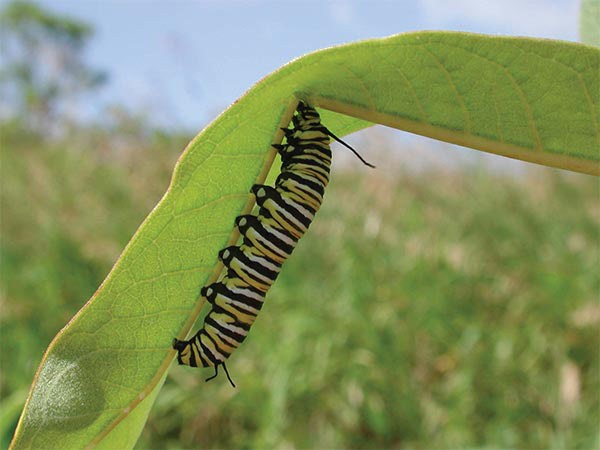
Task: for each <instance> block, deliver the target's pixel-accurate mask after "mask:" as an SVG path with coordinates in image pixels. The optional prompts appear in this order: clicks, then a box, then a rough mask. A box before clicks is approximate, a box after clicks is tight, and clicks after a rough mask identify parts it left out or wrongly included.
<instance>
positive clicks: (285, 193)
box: [173, 101, 374, 387]
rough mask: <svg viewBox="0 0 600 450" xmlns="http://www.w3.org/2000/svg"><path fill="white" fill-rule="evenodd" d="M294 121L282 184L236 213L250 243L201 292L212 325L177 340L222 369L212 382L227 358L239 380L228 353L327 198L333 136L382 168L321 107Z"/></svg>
mask: <svg viewBox="0 0 600 450" xmlns="http://www.w3.org/2000/svg"><path fill="white" fill-rule="evenodd" d="M292 125H293V128H291V129H289V128H283V129H282V130H283V131H284V134H285V139H286V142H285V144H275V145H273V147H274V148H275V149H277V151H278V153H279V155H280V156H281V161H282V164H281V173H280V174H279V176H278V177H277V180H276V181H275V187H271V186H265V185H260V184H257V185H254V186H253V187H252V189H251V192H252V193H253V194H254V196H255V198H256V203H257V205H258V207H259V210H258V215H256V216H254V215H243V216H239V217H237V218H236V220H235V226H236V227H237V228H238V230H239V232H240V234H241V236H242V244H241V245H238V246H231V247H227V248H224V249H223V250H221V251H220V252H219V259H220V260H221V261H222V262H223V265H224V266H225V270H224V272H223V274H222V275H221V277H220V280H219V281H217V282H216V283H212V284H210V285H208V286H204V287H203V288H202V290H201V291H200V293H201V295H202V296H203V297H205V298H206V299H207V300H208V302H209V303H210V304H211V305H212V309H211V310H210V311H209V313H208V314H207V315H206V317H205V319H204V326H203V327H202V329H200V330H199V331H198V332H197V333H196V334H195V335H194V336H193V337H192V338H191V339H189V340H187V341H180V340H179V339H174V340H173V348H174V349H175V350H177V361H178V362H179V364H184V365H188V366H192V367H197V366H202V367H214V368H215V373H214V375H212V376H211V377H209V378H207V379H206V381H210V380H212V379H213V378H215V377H216V376H217V375H218V373H219V366H221V365H222V366H223V369H225V373H226V375H227V379H228V380H229V382H230V383H231V385H232V386H233V387H235V384H234V383H233V381H231V377H230V376H229V372H228V371H227V367H226V366H225V360H226V359H227V358H228V357H229V355H231V353H232V352H233V351H234V350H235V349H236V348H237V347H238V346H239V345H240V344H241V343H242V342H243V341H244V339H246V336H247V335H248V331H249V330H250V327H251V326H252V324H253V323H254V320H255V319H256V316H257V314H258V312H259V311H260V309H261V308H262V305H263V302H264V299H265V295H266V293H267V291H268V290H269V288H270V287H271V285H272V284H273V283H274V281H275V279H276V278H277V275H279V271H280V270H281V265H282V264H283V263H284V262H285V260H286V259H287V258H288V257H289V256H290V254H291V253H292V251H293V250H294V248H295V247H296V244H297V242H298V240H299V239H300V238H301V237H302V236H303V235H304V233H305V232H306V230H307V229H308V227H309V226H310V224H311V222H312V220H313V218H314V216H315V214H316V212H317V211H318V210H319V208H320V206H321V203H322V202H323V194H324V193H325V187H326V186H327V184H328V183H329V171H330V166H331V149H330V148H329V143H330V141H331V139H330V138H333V139H335V140H337V141H339V142H341V143H342V144H344V145H345V146H346V147H348V148H349V149H350V150H352V152H354V154H356V156H358V158H360V160H361V161H362V162H363V163H364V164H366V165H368V166H370V167H374V166H372V165H371V164H369V163H367V162H366V161H364V160H363V159H362V158H361V157H360V155H358V153H356V151H355V150H354V149H353V148H352V147H350V146H349V145H348V144H346V143H344V142H343V141H341V140H340V139H338V138H337V137H336V136H335V135H333V133H331V132H330V131H329V130H328V129H327V128H326V127H324V126H323V125H322V124H321V119H320V117H319V114H318V113H317V111H316V110H315V109H314V108H313V107H311V106H309V105H308V104H306V103H304V102H302V101H301V102H299V103H298V106H297V109H296V113H295V115H294V117H293V118H292Z"/></svg>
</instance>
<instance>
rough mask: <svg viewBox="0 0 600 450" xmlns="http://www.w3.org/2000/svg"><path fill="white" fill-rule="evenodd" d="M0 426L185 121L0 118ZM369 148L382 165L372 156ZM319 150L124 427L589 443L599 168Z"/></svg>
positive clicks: (353, 444)
mask: <svg viewBox="0 0 600 450" xmlns="http://www.w3.org/2000/svg"><path fill="white" fill-rule="evenodd" d="M0 131H1V133H2V148H1V160H0V167H1V168H2V186H1V189H0V196H1V197H0V198H1V201H2V221H1V227H2V228H1V231H2V239H1V242H0V245H1V258H2V259H1V264H0V275H1V281H2V291H1V297H0V302H1V303H0V321H1V322H0V327H1V328H0V332H1V333H2V343H3V344H2V352H1V354H0V363H1V366H0V389H1V403H0V411H2V414H0V434H1V436H2V445H3V446H6V443H7V440H8V439H10V437H11V435H12V427H14V425H15V424H16V419H17V415H18V408H16V407H15V406H14V405H15V404H16V405H18V404H19V402H22V401H23V400H24V396H25V395H26V391H27V389H28V387H29V383H30V382H31V378H32V376H33V374H34V372H35V369H36V367H37V364H38V362H39V360H40V359H41V356H42V354H43V351H44V349H45V348H46V346H47V345H48V343H49V342H50V340H51V339H52V337H53V336H54V335H55V334H56V332H57V331H58V330H59V329H60V328H61V327H62V326H63V325H64V324H65V323H66V322H67V321H68V320H69V318H70V317H71V316H72V315H73V314H74V313H75V312H76V311H77V310H78V309H79V308H80V307H81V306H82V305H83V303H84V302H85V301H86V300H87V299H88V298H89V297H90V295H91V294H92V293H93V291H94V290H95V289H96V288H97V286H98V285H99V283H100V282H101V281H102V279H103V278H104V276H105V275H106V273H107V271H108V270H109V269H110V267H111V265H112V263H113V262H114V260H115V259H116V258H117V256H118V254H119V253H120V251H121V249H122V248H123V246H124V245H125V243H126V242H127V240H128V239H129V237H130V236H131V234H132V233H133V231H134V230H135V228H136V227H137V226H138V225H139V223H140V222H141V221H142V220H143V218H144V217H145V215H146V214H147V213H148V212H149V211H150V209H151V208H152V207H153V206H154V204H155V203H156V202H157V201H158V199H159V198H160V196H161V195H162V193H163V192H164V190H165V189H166V187H167V184H168V180H169V176H170V172H171V170H172V167H173V164H174V162H175V160H176V158H177V156H178V155H179V153H180V152H181V150H182V149H183V147H184V145H185V143H186V137H185V136H172V135H169V134H165V133H160V132H155V131H150V132H149V131H148V130H145V129H143V128H140V127H138V126H136V125H135V124H133V125H132V124H129V125H127V124H126V125H121V126H120V128H118V129H114V130H108V131H106V130H94V129H88V130H77V132H76V133H74V134H73V135H72V136H70V138H69V141H68V144H67V143H65V142H60V141H55V142H46V141H44V140H43V139H41V138H40V137H36V136H32V135H31V134H28V133H25V132H23V131H22V130H19V129H18V127H15V126H13V125H10V126H9V125H4V126H3V128H2V130H0ZM381 165H382V164H381ZM397 172H398V173H397V174H396V175H395V176H391V171H389V170H388V171H385V170H377V171H370V170H366V169H364V170H363V168H362V167H360V168H359V170H357V171H348V170H337V171H335V172H334V174H333V180H332V183H331V186H330V189H329V190H328V192H327V194H326V200H325V204H324V206H323V208H322V210H321V212H320V213H319V215H318V217H317V220H316V221H315V223H314V224H313V225H312V228H311V232H310V233H309V234H308V235H307V237H306V238H305V239H303V240H302V241H301V242H300V244H299V245H298V248H297V249H296V251H295V253H294V255H293V257H292V258H291V259H290V260H289V261H288V262H287V263H286V265H285V267H284V270H283V272H282V274H281V276H280V278H279V280H278V282H277V283H276V284H275V286H274V288H273V289H272V291H271V292H270V294H269V296H268V301H267V303H266V305H265V307H264V309H263V312H262V313H261V315H260V317H259V318H258V320H257V323H256V325H255V327H254V328H253V330H252V333H251V335H250V337H249V339H248V341H247V342H246V343H245V344H244V345H243V347H242V348H241V349H240V350H239V351H238V352H236V353H235V355H234V356H232V359H231V363H230V364H229V365H228V366H229V370H230V372H231V374H232V377H233V378H234V380H235V382H236V383H237V384H238V386H239V387H238V389H236V390H233V389H231V387H230V386H229V385H228V384H227V383H226V381H224V378H219V379H217V380H215V381H213V382H211V383H209V384H205V383H204V381H203V380H204V378H205V377H206V376H208V372H204V371H199V370H191V369H187V368H181V367H174V368H173V370H172V371H171V375H170V377H169V379H168V380H167V383H166V385H165V387H164V389H163V391H162V392H161V394H160V395H159V397H158V399H157V402H156V405H155V407H154V409H153V412H152V414H151V418H150V421H149V422H148V426H147V427H146V429H145V430H144V432H143V434H142V437H141V439H140V442H139V443H138V448H157V449H158V448H197V447H211V448H272V447H278V448H281V447H299V448H342V447H348V448H423V449H424V448H432V447H436V448H451V447H454V448H456V447H489V448H494V447H495V448H498V447H502V448H504V447H519V448H582V449H588V448H597V447H598V446H599V445H600V434H599V432H598V423H599V421H600V411H599V410H600V401H599V395H600V391H599V389H600V379H599V376H600V367H599V357H598V356H599V355H598V349H599V345H600V336H599V329H600V327H599V325H600V303H599V298H598V293H599V289H600V275H599V273H598V267H599V262H600V261H599V258H600V252H599V243H600V239H599V235H598V231H599V225H600V201H599V200H600V198H599V191H598V182H597V179H595V178H593V177H589V176H584V175H571V174H567V173H564V172H560V171H557V170H550V169H544V168H537V167H533V166H532V168H531V169H528V170H526V171H525V173H524V175H523V176H519V177H516V176H512V175H506V174H505V175H500V174H497V173H493V172H490V171H488V170H486V169H485V168H483V167H480V166H472V167H464V168H463V169H458V170H452V171H444V170H441V169H429V170H427V171H424V172H420V173H419V174H415V173H414V172H410V171H405V170H402V169H401V168H400V167H398V170H397Z"/></svg>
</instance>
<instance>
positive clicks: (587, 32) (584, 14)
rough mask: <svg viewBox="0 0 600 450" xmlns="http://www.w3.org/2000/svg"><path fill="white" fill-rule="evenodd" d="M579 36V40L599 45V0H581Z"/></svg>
mask: <svg viewBox="0 0 600 450" xmlns="http://www.w3.org/2000/svg"><path fill="white" fill-rule="evenodd" d="M579 36H580V38H581V42H585V43H586V44H590V45H595V46H600V0H581V8H580V10H579Z"/></svg>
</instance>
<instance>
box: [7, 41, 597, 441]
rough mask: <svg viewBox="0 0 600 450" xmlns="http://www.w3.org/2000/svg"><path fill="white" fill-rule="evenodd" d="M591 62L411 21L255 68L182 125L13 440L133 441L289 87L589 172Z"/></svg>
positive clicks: (437, 133) (549, 48)
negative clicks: (267, 70)
mask: <svg viewBox="0 0 600 450" xmlns="http://www.w3.org/2000/svg"><path fill="white" fill-rule="evenodd" d="M599 64H600V52H599V51H598V49H595V48H593V47H588V46H583V45H578V44H569V43H564V42H553V41H549V40H536V39H525V38H496V37H489V36H483V35H473V34H467V33H448V32H421V33H407V34H402V35H396V36H391V37H389V38H385V39H375V40H370V41H364V42H359V43H351V44H347V45H344V46H340V47H335V48H331V49H326V50H323V51H318V52H315V53H312V54H309V55H306V56H304V57H302V58H301V59H297V60H295V61H294V62H292V63H290V64H288V65H285V66H284V67H282V68H281V69H280V70H278V71H276V72H274V73H273V74H271V75H270V76H268V77H265V78H264V79H262V80H261V81H260V82H259V83H258V84H257V85H255V86H254V87H253V88H252V89H251V90H250V91H248V92H247V93H246V94H245V95H244V96H243V97H242V98H241V99H239V101H237V102H236V103H234V104H233V105H232V106H231V107H230V108H229V109H228V110H227V111H226V112H225V113H224V114H222V115H220V116H219V117H218V118H217V119H216V120H215V121H213V122H212V123H211V124H210V125H209V126H208V127H206V128H205V129H204V130H203V131H202V132H201V133H200V134H199V135H198V136H197V137H196V138H194V140H193V141H192V142H191V143H190V145H189V146H188V147H187V149H186V151H185V152H184V153H183V155H182V156H181V158H180V159H179V161H178V164H177V166H176V168H175V170H174V174H173V178H172V182H171V184H170V185H169V189H168V190H167V193H166V194H165V196H164V197H163V198H162V199H161V201H160V202H159V204H158V205H157V206H156V208H154V209H153V210H152V213H151V214H150V215H149V216H148V217H147V219H146V220H145V221H144V223H143V224H142V225H141V227H140V228H139V229H138V231H137V232H136V234H135V236H134V237H133V238H132V240H131V241H130V242H129V244H128V245H127V247H126V249H125V251H124V252H123V254H122V255H121V257H120V258H119V260H118V261H117V263H116V264H115V266H114V268H113V270H112V271H111V272H110V273H109V275H108V276H107V278H106V279H105V281H104V282H103V283H102V285H101V287H100V288H99V289H98V290H97V291H96V292H95V293H94V296H93V297H92V299H91V301H90V302H89V303H87V304H86V306H85V307H84V308H83V309H82V310H80V312H79V313H78V315H77V316H76V317H75V318H74V320H72V321H71V322H70V323H69V326H68V327H66V328H64V329H63V330H62V331H61V333H60V334H59V335H57V337H56V339H55V340H54V341H53V342H52V344H51V345H50V347H49V350H48V352H47V353H46V356H45V358H44V360H43V361H42V363H41V364H40V368H39V371H38V375H37V379H36V382H35V383H34V385H33V387H32V390H31V392H30V394H29V397H28V401H27V404H26V407H25V409H24V412H23V415H22V419H21V421H20V425H19V428H18V432H17V434H16V438H15V449H18V448H23V447H26V448H28V447H31V446H35V447H48V446H51V445H54V443H55V442H61V444H62V445H64V446H68V447H81V446H87V445H95V444H97V443H99V442H100V441H102V444H103V445H105V446H106V447H107V448H108V447H118V448H129V447H131V446H133V445H134V444H135V442H136V438H137V435H138V432H141V430H142V428H143V426H144V424H145V418H146V413H147V412H148V411H149V410H150V407H151V405H152V403H153V401H154V398H155V396H156V394H157V393H158V391H159V389H160V388H161V386H162V384H163V381H164V379H165V377H166V374H167V371H168V368H169V366H170V365H171V363H172V360H173V356H174V351H173V350H172V348H171V345H170V343H171V341H172V338H173V336H176V337H178V338H179V339H184V338H185V336H186V335H187V333H188V332H189V331H190V329H191V328H192V325H193V323H194V321H195V320H196V318H197V317H198V315H199V313H200V310H201V308H202V306H203V301H198V293H199V291H200V288H201V286H203V285H205V284H207V283H208V282H211V281H214V280H216V278H217V276H218V274H219V272H220V270H221V269H222V265H220V263H218V261H217V259H216V257H215V255H216V254H217V252H218V250H220V249H221V248H223V247H224V246H225V245H227V244H228V243H229V244H233V243H234V242H235V241H236V240H237V238H238V236H237V235H236V234H235V233H233V234H232V223H233V221H234V218H235V217H236V216H237V215H239V214H240V213H242V212H249V211H250V209H251V208H252V206H253V198H251V197H250V196H249V195H248V191H249V188H250V187H251V186H252V185H253V184H254V183H257V182H258V183H260V182H262V181H263V180H264V179H265V177H266V176H267V174H268V171H269V169H270V167H271V162H272V158H273V151H272V148H271V144H272V143H273V142H274V141H275V142H280V141H281V139H282V136H283V132H282V131H281V130H280V128H279V127H281V126H287V124H288V123H289V121H290V117H291V114H292V113H293V110H294V108H295V103H294V101H293V95H294V94H298V95H301V96H302V97H303V98H305V99H307V101H309V102H310V103H312V104H314V105H316V106H320V107H322V108H325V109H329V110H330V112H324V114H323V122H324V123H325V124H327V126H328V127H330V129H331V130H332V131H333V132H334V133H335V134H338V135H340V136H343V135H344V134H347V133H348V132H349V131H351V130H357V129H360V128H364V127H366V126H368V125H370V124H369V123H368V122H365V120H369V121H371V122H379V123H383V124H387V125H391V126H394V127H397V128H401V129H405V130H408V131H413V132H416V133H420V134H424V135H427V136H430V137H433V138H437V139H441V140H446V141H449V142H456V143H461V144H463V145H467V146H472V147H474V148H478V149H480V150H484V151H489V152H494V153H500V154H504V155H510V156H513V157H516V158H521V159H524V160H530V161H536V162H540V163H543V164H547V165H555V166H558V167H562V168H566V169H572V170H578V171H581V172H584V173H590V174H598V173H600V156H599V155H598V152H597V150H598V142H599V138H600V137H599V133H600V130H599V129H598V126H597V122H596V115H595V113H596V110H597V107H598V105H599V104H600V98H599V95H600V89H598V86H599V85H600V80H599V73H598V72H599V71H598V68H599V67H600V65H599ZM339 67H344V68H345V69H346V70H345V71H339V70H336V69H337V68H339ZM399 74H400V76H399ZM407 80H409V81H407ZM490 101H491V102H492V103H493V105H494V108H490ZM331 111H335V112H338V113H343V114H346V115H341V114H337V115H336V114H334V113H332V112H331ZM275 170H277V169H275ZM505 214H506V212H505V211H503V210H496V211H495V216H501V215H505ZM495 275H496V274H494V273H490V274H489V277H490V278H493V277H494V276H495ZM149 330H152V331H151V332H149ZM50 411H53V412H54V415H51V414H50ZM56 411H61V412H60V413H57V412H56ZM117 425H118V427H117ZM115 427H117V428H115ZM113 431H114V432H113Z"/></svg>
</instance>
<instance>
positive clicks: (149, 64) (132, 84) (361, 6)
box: [2, 0, 579, 131]
mask: <svg viewBox="0 0 600 450" xmlns="http://www.w3.org/2000/svg"><path fill="white" fill-rule="evenodd" d="M2 3H5V1H2ZM39 3H40V4H42V5H43V6H45V7H46V8H48V9H50V10H53V11H56V12H61V13H66V14H70V15H72V16H74V17H77V18H80V19H82V20H85V21H87V22H89V23H91V24H92V25H94V27H95V29H96V35H95V37H94V38H93V40H92V42H91V43H90V46H89V49H88V51H87V55H86V56H87V61H88V62H89V63H90V64H92V65H94V66H96V67H98V68H102V69H105V70H106V71H107V72H108V74H109V83H108V84H107V85H106V86H105V87H104V88H103V90H102V94H101V95H99V96H97V97H95V98H94V99H91V101H92V106H93V109H94V110H96V111H100V110H102V106H103V105H107V104H120V105H127V106H128V107H129V108H131V109H133V110H143V111H145V112H146V113H147V114H148V115H149V116H150V117H151V118H152V119H153V120H154V121H155V122H156V123H160V124H163V125H168V126H176V127H184V128H186V129H188V130H190V131H199V130H200V129H201V128H202V127H203V126H204V125H205V124H206V123H207V122H208V121H210V120H211V119H212V118H213V117H214V116H215V115H216V114H218V113H219V112H220V111H221V110H223V109H224V108H225V107H226V106H227V105H229V104H230V103H231V102H233V101H234V100H235V99H236V98H238V97H239V96H240V95H242V94H243V93H244V92H245V91H246V90H247V89H248V88H249V87H250V86H252V84H254V83H255V82H256V81H257V80H259V79H260V78H262V77H263V76H264V75H266V74H268V73H269V72H271V71H273V70H275V69H277V68H278V67H279V66H281V65H282V64H285V63H286V62H288V61H290V60H291V59H293V58H295V57H297V56H300V55H302V54H304V53H307V52H310V51H313V50H317V49H320V48H323V47H328V46H331V45H336V44H341V43H345V42H349V41H354V40H358V39H367V38H372V37H382V36H388V35H391V34H396V33H400V32H405V31H413V30H431V29H444V30H462V31H474V32H481V33H489V34H508V35H525V36H538V37H547V38H556V39H565V40H577V37H578V33H577V22H578V17H577V14H578V8H579V1H578V0H503V1H501V0H455V1H448V0H417V1H401V0H395V1H377V0H372V1H358V0H356V1H354V0H338V1H312V0H307V1H287V0H280V1H273V0H269V1H259V0H254V1H251V0H247V1H227V0H222V1H217V0H203V1H200V0H197V1H189V0H171V1H141V0H135V1H134V0H129V1H116V0H43V1H39Z"/></svg>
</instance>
